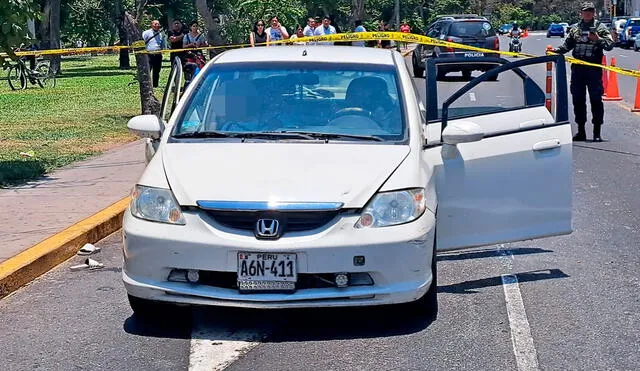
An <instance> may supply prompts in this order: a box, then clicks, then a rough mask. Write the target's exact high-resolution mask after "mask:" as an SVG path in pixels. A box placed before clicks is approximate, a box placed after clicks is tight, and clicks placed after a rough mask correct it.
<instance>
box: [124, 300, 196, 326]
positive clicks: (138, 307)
mask: <svg viewBox="0 0 640 371" xmlns="http://www.w3.org/2000/svg"><path fill="white" fill-rule="evenodd" d="M128 297H129V306H130V307H131V309H132V310H133V314H134V315H135V316H136V317H137V318H138V319H141V320H160V319H167V318H169V319H171V318H184V317H185V314H188V313H187V311H188V309H189V308H188V307H179V306H177V305H173V304H171V303H166V302H161V301H154V300H147V299H142V298H138V297H135V296H131V295H128Z"/></svg>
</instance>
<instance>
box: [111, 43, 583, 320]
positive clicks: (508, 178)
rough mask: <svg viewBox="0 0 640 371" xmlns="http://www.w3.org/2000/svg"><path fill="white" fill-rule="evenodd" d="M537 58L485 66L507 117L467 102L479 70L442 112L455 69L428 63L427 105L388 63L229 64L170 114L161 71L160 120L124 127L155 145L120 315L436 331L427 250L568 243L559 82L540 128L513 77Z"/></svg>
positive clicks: (395, 64) (287, 51)
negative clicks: (226, 310)
mask: <svg viewBox="0 0 640 371" xmlns="http://www.w3.org/2000/svg"><path fill="white" fill-rule="evenodd" d="M552 60H553V61H555V62H558V61H561V62H563V60H562V57H561V56H549V57H540V58H535V59H527V60H521V61H518V62H513V63H507V62H506V61H504V63H506V64H502V65H501V64H497V66H498V67H496V69H494V71H496V72H495V73H498V72H500V76H501V77H502V76H503V75H504V74H508V73H511V74H513V75H514V76H515V78H516V80H514V81H515V84H516V85H517V84H522V85H521V86H522V94H523V97H522V103H521V104H519V105H515V106H514V105H513V104H511V105H501V104H500V103H492V104H486V105H485V104H483V103H482V96H481V95H478V97H477V98H476V95H475V93H474V95H473V97H474V98H473V99H472V100H471V101H468V99H469V97H470V96H471V94H472V93H469V92H470V91H473V90H474V89H479V88H480V86H485V83H486V84H496V82H487V81H488V80H491V79H492V78H491V76H490V74H491V73H492V72H491V71H490V72H487V73H485V74H484V75H482V76H480V77H479V78H476V79H474V80H472V81H471V82H470V83H468V84H466V85H465V86H464V87H462V88H461V89H460V90H459V91H458V93H456V94H454V95H453V96H452V97H451V98H449V100H448V101H446V102H444V103H442V104H440V103H439V102H438V100H437V98H436V97H437V95H438V86H439V85H438V84H440V83H438V82H436V81H435V79H433V78H432V76H435V75H436V73H435V68H437V65H436V64H437V63H441V62H442V63H453V62H455V61H453V62H446V61H437V60H433V61H430V62H429V65H428V66H427V85H428V88H427V94H428V99H427V102H428V107H427V108H425V107H424V105H423V104H422V103H421V101H420V97H419V96H418V93H417V91H416V89H415V87H414V85H413V82H412V79H411V75H410V73H409V71H408V69H407V67H406V65H405V61H404V60H403V57H402V56H401V55H400V54H399V53H397V52H396V51H391V50H381V49H374V48H353V47H343V46H290V47H281V48H247V49H239V50H232V51H228V52H225V53H223V54H221V55H219V56H217V57H216V58H215V59H214V60H212V61H211V62H210V63H209V64H208V65H207V66H206V67H205V68H204V69H203V70H202V72H201V73H200V74H199V75H198V76H197V78H196V79H195V80H194V81H193V82H192V83H191V84H190V86H189V87H188V88H187V90H186V91H185V92H184V94H183V95H182V97H181V98H180V99H179V100H178V99H176V98H175V96H176V94H175V93H176V91H177V90H179V87H180V85H181V78H180V77H181V70H180V66H179V65H176V66H175V67H174V69H173V70H172V73H171V78H170V82H169V84H168V86H167V90H166V94H165V101H164V102H163V109H162V115H161V117H156V116H149V115H147V116H138V117H135V118H133V119H131V121H130V122H129V124H128V126H129V128H130V129H131V130H132V131H133V132H135V133H137V134H139V135H141V136H143V137H146V138H150V140H151V142H152V143H155V144H156V145H154V146H150V147H149V149H148V151H149V158H150V161H149V163H148V165H147V168H146V170H145V172H144V174H143V175H142V177H141V178H140V180H139V182H138V183H137V185H136V186H135V189H134V191H133V193H132V201H131V204H130V207H129V208H128V209H127V211H126V213H125V216H124V225H123V235H124V268H123V272H122V275H123V280H124V284H125V287H126V290H127V292H128V295H129V299H130V303H131V307H132V308H133V310H134V312H135V313H136V315H142V316H144V315H149V314H153V313H154V312H157V307H158V306H159V305H163V304H164V305H166V304H167V303H172V304H186V305H215V306H234V307H249V308H298V307H340V306H368V305H382V304H399V303H411V304H410V306H412V307H413V308H415V309H418V310H419V312H420V313H422V314H424V315H425V316H430V317H431V318H435V316H436V313H437V308H438V306H437V295H436V287H437V284H436V258H435V256H436V250H445V249H460V248H466V247H473V246H480V245H489V244H496V243H502V242H509V241H518V240H525V239H533V238H539V237H544V236H552V235H560V234H568V233H571V230H572V227H571V215H572V214H571V193H572V192H571V191H572V189H571V174H572V171H571V167H572V155H571V148H572V144H571V129H570V125H569V123H568V120H567V112H566V104H567V102H566V96H567V93H566V81H564V80H562V79H558V80H557V81H556V84H557V85H558V87H559V90H558V93H557V96H558V107H559V108H558V109H557V112H556V117H555V118H554V116H553V115H551V114H550V113H549V110H547V108H545V96H544V93H543V92H542V91H541V90H540V88H539V87H537V85H535V83H533V85H532V81H530V79H529V78H528V77H527V76H526V75H525V74H524V73H522V71H520V70H519V69H517V68H516V63H520V64H521V65H524V64H535V63H541V64H543V63H545V62H548V61H552ZM458 62H459V61H458ZM493 62H495V61H493ZM493 62H491V63H493ZM465 63H470V61H469V60H468V59H467V60H466V62H465ZM473 63H482V60H481V59H478V62H473ZM557 66H558V68H564V62H563V63H557ZM561 72H562V71H558V73H557V75H559V76H560V75H561V76H564V74H562V73H561ZM501 79H502V78H501ZM510 84H511V83H510ZM511 85H513V84H511ZM177 96H180V94H179V92H178V94H177Z"/></svg>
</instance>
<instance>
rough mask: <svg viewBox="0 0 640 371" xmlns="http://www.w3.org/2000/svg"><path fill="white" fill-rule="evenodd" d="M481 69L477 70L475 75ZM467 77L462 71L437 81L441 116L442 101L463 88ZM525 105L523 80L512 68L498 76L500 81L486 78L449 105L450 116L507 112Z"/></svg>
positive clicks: (475, 74) (477, 74)
mask: <svg viewBox="0 0 640 371" xmlns="http://www.w3.org/2000/svg"><path fill="white" fill-rule="evenodd" d="M480 74H481V72H478V71H476V72H474V73H473V77H476V76H479V75H480ZM467 83H468V80H466V79H464V78H462V76H461V74H460V73H459V72H451V73H449V74H447V75H446V76H445V77H444V78H443V79H442V81H438V83H437V86H438V90H437V91H438V94H437V95H438V117H439V118H441V117H442V105H443V103H444V102H445V101H446V100H447V99H449V97H450V96H451V94H453V93H455V92H456V91H457V90H458V89H460V88H462V87H463V86H464V85H466V84H467ZM524 106H525V97H524V83H523V80H522V79H521V78H520V76H518V75H517V74H516V73H515V72H514V71H513V70H508V71H505V72H503V73H501V74H500V75H499V76H498V80H497V81H484V82H482V83H480V84H479V85H477V86H476V87H474V88H473V89H471V90H470V91H469V92H467V93H466V94H464V95H462V96H461V97H460V98H458V99H457V100H456V101H454V102H453V103H452V104H451V105H450V106H449V113H448V115H449V119H455V118H463V117H470V116H476V115H483V114H489V113H496V112H504V111H509V110H512V109H517V108H523V107H524Z"/></svg>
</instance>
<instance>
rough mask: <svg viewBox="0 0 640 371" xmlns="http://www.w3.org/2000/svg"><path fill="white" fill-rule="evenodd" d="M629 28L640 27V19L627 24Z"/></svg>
mask: <svg viewBox="0 0 640 371" xmlns="http://www.w3.org/2000/svg"><path fill="white" fill-rule="evenodd" d="M627 26H640V19H633V20H630V21H629V22H627Z"/></svg>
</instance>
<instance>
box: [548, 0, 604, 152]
mask: <svg viewBox="0 0 640 371" xmlns="http://www.w3.org/2000/svg"><path fill="white" fill-rule="evenodd" d="M595 12H596V7H595V4H594V3H593V2H590V1H587V2H584V3H582V6H581V8H580V18H581V20H580V22H579V23H578V24H576V25H575V26H573V27H571V29H570V30H569V32H568V35H567V38H566V39H565V41H564V43H563V44H562V45H560V46H559V47H558V48H556V49H553V50H552V52H554V53H560V54H565V53H567V52H569V51H571V50H573V53H572V54H573V57H574V58H576V59H579V60H582V61H585V62H589V63H595V64H600V63H602V56H603V55H604V50H606V51H610V50H612V49H613V38H612V37H611V32H610V31H609V29H608V28H607V27H606V26H605V25H604V24H602V23H601V22H600V21H598V20H596V19H595V18H594V16H595ZM570 87H571V88H570V90H571V96H572V98H573V112H574V114H575V117H576V124H578V133H577V134H576V135H575V136H574V137H573V140H574V141H582V142H583V141H586V140H587V136H586V133H585V124H586V122H587V103H586V100H587V90H588V91H589V100H590V102H591V113H592V116H593V141H594V142H602V137H601V134H600V127H601V126H602V124H603V123H604V122H603V121H604V104H603V103H602V94H603V93H604V91H603V90H604V89H603V87H602V69H601V68H600V67H592V66H584V65H578V64H572V65H571V85H570Z"/></svg>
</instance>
